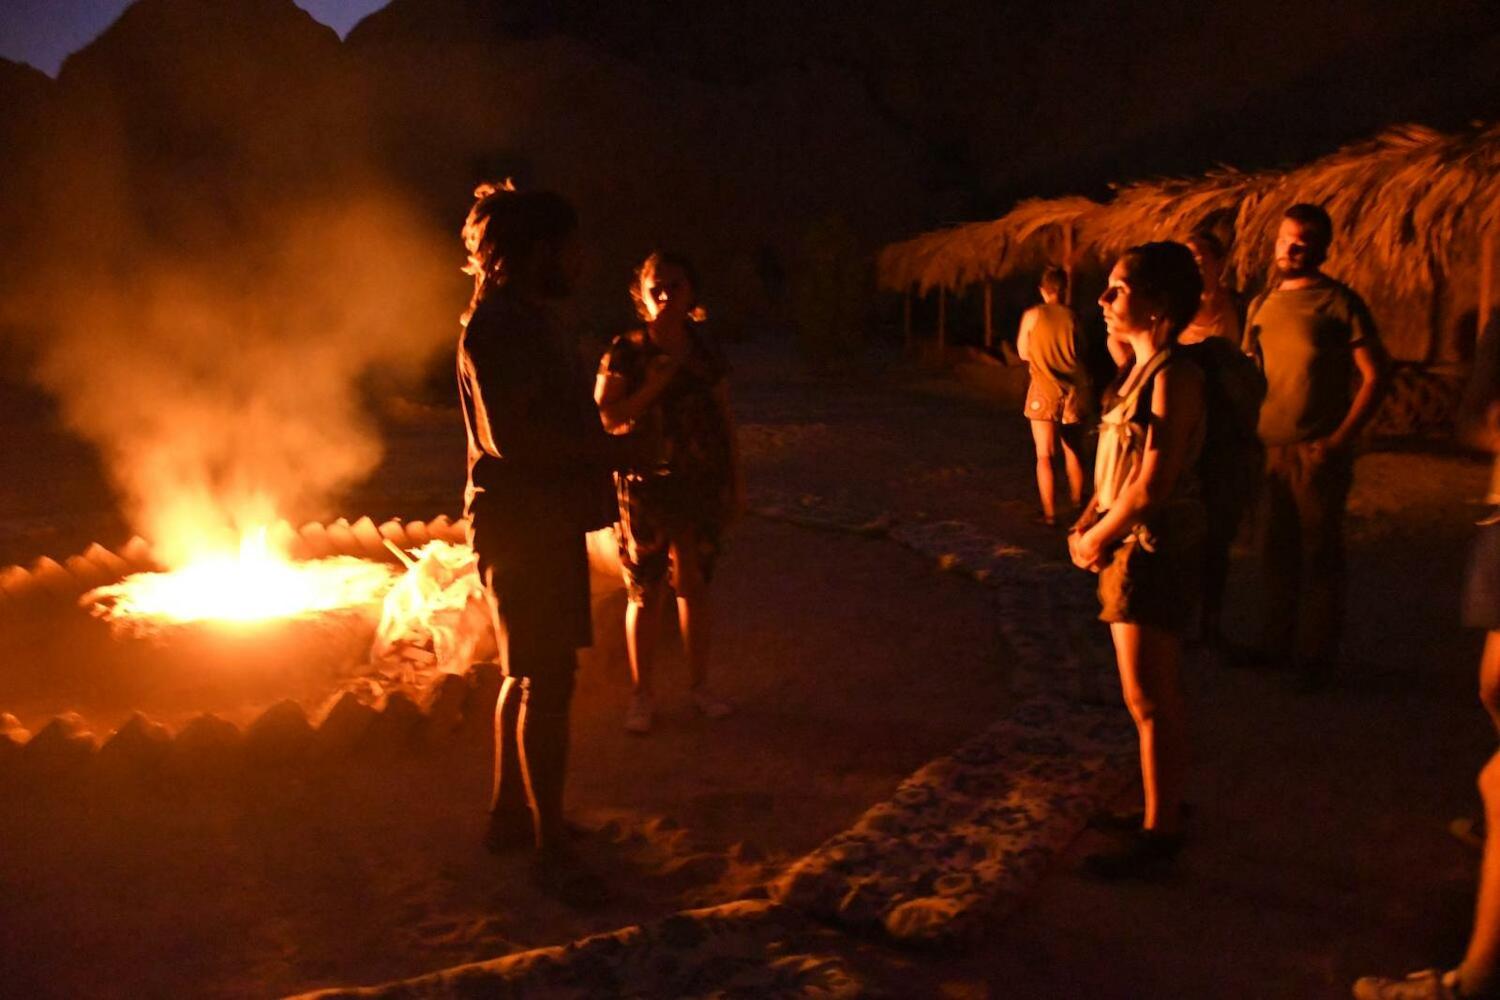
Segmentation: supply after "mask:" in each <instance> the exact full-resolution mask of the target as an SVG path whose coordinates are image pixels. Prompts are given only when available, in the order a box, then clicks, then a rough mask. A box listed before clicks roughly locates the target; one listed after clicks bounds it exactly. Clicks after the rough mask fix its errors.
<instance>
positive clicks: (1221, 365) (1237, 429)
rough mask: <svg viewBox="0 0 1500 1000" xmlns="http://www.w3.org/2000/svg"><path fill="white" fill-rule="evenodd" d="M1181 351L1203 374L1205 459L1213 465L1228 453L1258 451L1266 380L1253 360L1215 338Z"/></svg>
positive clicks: (1225, 341)
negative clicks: (1213, 461) (1205, 425)
mask: <svg viewBox="0 0 1500 1000" xmlns="http://www.w3.org/2000/svg"><path fill="white" fill-rule="evenodd" d="M1180 350H1181V351H1182V353H1183V354H1185V355H1186V356H1187V357H1189V358H1191V359H1192V361H1193V362H1194V363H1195V364H1196V365H1197V366H1198V367H1199V368H1200V369H1202V371H1203V396H1204V409H1205V411H1206V423H1207V427H1206V430H1205V435H1204V440H1203V454H1204V457H1205V458H1207V459H1209V460H1211V461H1212V460H1214V459H1215V458H1225V457H1227V456H1228V454H1229V453H1230V452H1239V451H1245V450H1254V451H1259V448H1260V437H1259V435H1258V434H1257V428H1258V427H1259V425H1260V406H1261V403H1263V402H1264V401H1265V398H1266V376H1265V374H1264V373H1263V372H1262V371H1261V370H1260V366H1259V365H1257V364H1256V363H1255V359H1254V358H1251V357H1247V356H1246V355H1245V354H1242V353H1241V352H1240V350H1239V348H1237V347H1235V346H1234V345H1233V344H1231V343H1229V341H1227V340H1222V339H1220V338H1218V337H1210V338H1209V339H1207V340H1205V341H1203V342H1202V343H1198V344H1192V345H1189V346H1187V347H1183V348H1180Z"/></svg>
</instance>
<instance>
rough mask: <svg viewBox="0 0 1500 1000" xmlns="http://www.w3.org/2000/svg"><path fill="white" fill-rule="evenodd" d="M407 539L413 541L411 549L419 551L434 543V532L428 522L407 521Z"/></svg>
mask: <svg viewBox="0 0 1500 1000" xmlns="http://www.w3.org/2000/svg"><path fill="white" fill-rule="evenodd" d="M406 537H407V538H408V539H410V540H411V547H412V548H414V549H417V548H421V547H422V546H423V545H426V544H427V543H428V542H430V541H432V532H431V531H430V530H428V528H427V522H426V521H407V522H406Z"/></svg>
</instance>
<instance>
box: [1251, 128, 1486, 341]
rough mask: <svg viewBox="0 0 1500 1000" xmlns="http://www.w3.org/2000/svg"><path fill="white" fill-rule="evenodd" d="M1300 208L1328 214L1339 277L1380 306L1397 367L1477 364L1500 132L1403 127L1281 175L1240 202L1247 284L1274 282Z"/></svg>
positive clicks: (1332, 267) (1332, 268)
mask: <svg viewBox="0 0 1500 1000" xmlns="http://www.w3.org/2000/svg"><path fill="white" fill-rule="evenodd" d="M1297 202H1313V203H1315V204H1320V205H1323V206H1324V207H1325V208H1327V209H1328V212H1329V214H1330V215H1331V216H1332V217H1333V222H1334V227H1335V237H1334V245H1333V248H1332V253H1331V255H1330V257H1329V261H1328V271H1329V273H1331V274H1334V275H1336V276H1337V277H1338V278H1340V279H1341V280H1342V281H1344V282H1346V283H1348V284H1349V285H1351V286H1352V287H1354V288H1355V289H1356V290H1358V291H1359V292H1360V293H1361V294H1362V295H1364V296H1365V297H1366V298H1367V299H1368V300H1369V301H1370V305H1371V308H1372V309H1373V310H1374V312H1375V315H1376V318H1377V320H1378V321H1379V322H1380V323H1381V326H1382V328H1383V330H1384V335H1385V340H1386V342H1387V345H1388V346H1389V348H1390V350H1391V353H1392V354H1393V355H1394V356H1395V357H1397V358H1400V359H1404V360H1407V361H1414V362H1424V363H1428V364H1431V363H1441V362H1452V361H1459V360H1463V359H1464V358H1466V357H1467V355H1468V352H1469V349H1470V347H1471V345H1472V341H1473V336H1474V332H1475V330H1476V329H1477V325H1478V317H1480V316H1487V315H1488V314H1489V312H1490V311H1491V309H1493V307H1494V304H1495V303H1494V297H1493V294H1492V291H1491V288H1492V286H1491V281H1492V279H1493V272H1494V265H1493V255H1494V240H1495V232H1496V229H1497V222H1500V126H1497V125H1489V126H1474V127H1471V128H1470V129H1467V130H1465V131H1463V132H1459V133H1452V134H1444V133H1439V132H1435V131H1433V130H1432V129H1429V128H1426V127H1423V126H1420V125H1403V126H1399V127H1396V128H1392V129H1388V130H1386V131H1385V132H1383V133H1381V134H1380V135H1378V136H1376V137H1375V138H1373V139H1370V140H1368V141H1365V142H1360V143H1355V144H1353V145H1350V146H1346V147H1345V148H1343V149H1341V150H1339V151H1338V152H1336V153H1333V154H1332V155H1330V156H1325V157H1323V158H1322V159H1319V160H1315V161H1313V162H1312V163H1309V164H1307V165H1305V166H1302V167H1297V168H1295V169H1292V170H1288V171H1286V172H1285V173H1282V174H1280V175H1278V176H1277V177H1276V178H1275V180H1274V183H1272V184H1269V185H1266V186H1263V187H1261V188H1259V189H1257V190H1255V191H1254V192H1252V193H1251V195H1250V196H1248V197H1246V198H1245V199H1244V200H1243V201H1242V202H1241V204H1240V208H1239V213H1238V217H1237V219H1236V222H1235V230H1236V235H1237V239H1236V243H1235V247H1234V250H1233V253H1232V255H1231V262H1230V263H1231V267H1232V269H1233V271H1234V272H1235V274H1236V275H1237V276H1238V277H1239V280H1240V281H1241V283H1242V284H1245V285H1248V286H1253V285H1258V284H1261V283H1263V281H1264V276H1265V275H1266V274H1267V272H1268V271H1269V269H1270V266H1271V263H1272V253H1273V250H1274V246H1275V242H1276V230H1277V228H1278V226H1279V225H1280V223H1281V216H1282V213H1283V212H1284V211H1285V210H1286V207H1287V206H1288V205H1292V204H1295V203H1297Z"/></svg>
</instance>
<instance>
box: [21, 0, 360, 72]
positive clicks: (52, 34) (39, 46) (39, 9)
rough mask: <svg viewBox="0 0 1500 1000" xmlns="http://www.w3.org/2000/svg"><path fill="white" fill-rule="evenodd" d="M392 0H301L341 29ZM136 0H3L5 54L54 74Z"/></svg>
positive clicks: (306, 7)
mask: <svg viewBox="0 0 1500 1000" xmlns="http://www.w3.org/2000/svg"><path fill="white" fill-rule="evenodd" d="M388 2H389V0H296V3H297V6H298V7H301V8H302V9H303V10H306V11H307V12H308V13H310V14H312V16H313V17H315V18H317V19H318V20H319V21H322V22H323V23H324V24H327V25H329V26H330V27H332V28H333V29H334V30H335V31H337V32H338V33H339V34H340V35H344V34H346V33H347V32H348V31H349V29H350V28H352V27H354V25H355V24H357V23H359V21H360V19H361V18H363V17H364V16H365V15H367V14H369V13H370V12H371V11H375V10H379V9H380V8H381V7H384V6H385V5H386V4H387V3H388ZM130 3H131V0H0V56H3V57H4V58H6V59H11V60H14V61H16V62H24V63H29V64H30V65H32V66H35V67H36V68H37V69H39V70H41V71H42V72H44V73H47V74H48V75H50V76H56V75H57V70H58V67H60V66H61V65H62V61H63V59H64V58H65V57H66V56H68V55H69V54H70V53H73V52H76V51H78V50H79V49H81V48H83V47H84V46H85V45H87V44H88V43H89V42H91V41H93V40H94V39H95V38H96V37H98V35H99V33H100V32H101V31H103V30H104V29H105V28H107V27H109V26H110V24H112V23H113V22H114V20H115V18H117V17H119V16H120V12H121V11H123V10H124V9H125V8H126V7H129V6H130Z"/></svg>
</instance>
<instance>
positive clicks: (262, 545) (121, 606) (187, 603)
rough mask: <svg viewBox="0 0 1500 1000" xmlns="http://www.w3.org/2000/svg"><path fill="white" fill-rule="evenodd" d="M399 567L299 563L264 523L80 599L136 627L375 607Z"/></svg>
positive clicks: (339, 561) (346, 559) (338, 560)
mask: <svg viewBox="0 0 1500 1000" xmlns="http://www.w3.org/2000/svg"><path fill="white" fill-rule="evenodd" d="M396 576H397V573H396V570H395V569H394V568H393V567H392V566H390V565H388V564H385V563H377V562H371V561H369V560H366V559H359V558H356V557H353V556H334V557H331V558H326V559H315V560H311V561H308V562H294V561H292V560H291V559H290V558H289V557H288V556H287V555H286V553H285V552H284V551H281V550H278V549H277V548H276V547H274V546H272V545H271V544H270V542H269V541H268V531H267V529H265V528H259V529H256V530H254V531H251V532H249V533H248V534H247V535H246V536H245V537H244V538H243V539H242V540H241V542H240V547H239V551H238V552H237V553H212V554H208V555H205V556H204V557H201V558H198V559H194V560H191V561H189V562H188V564H187V565H185V566H183V567H181V568H179V569H175V570H171V571H168V572H161V573H136V574H134V575H132V576H128V577H126V578H125V579H124V580H121V581H120V582H119V583H114V584H110V585H108V586H104V587H98V588H96V589H94V590H91V591H89V592H88V593H87V594H85V595H84V597H83V599H82V602H81V603H82V604H83V605H84V606H86V607H88V608H89V609H90V610H91V612H92V613H93V614H95V615H97V616H99V617H101V618H104V619H106V620H108V621H110V622H111V623H112V624H113V625H114V626H116V627H117V628H121V629H124V630H126V631H129V632H133V633H143V632H152V631H156V630H158V629H160V628H161V627H163V626H167V625H175V624H183V623H188V622H204V621H220V622H233V623H249V622H258V621H266V620H269V619H276V618H288V617H296V616H299V615H308V614H318V613H322V612H329V611H337V610H341V609H346V608H359V607H367V606H372V605H374V604H376V603H378V602H379V601H380V600H381V599H382V598H383V597H384V596H385V594H386V592H387V591H388V590H389V589H390V588H391V585H392V583H393V582H394V581H395V579H396Z"/></svg>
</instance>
